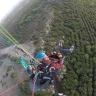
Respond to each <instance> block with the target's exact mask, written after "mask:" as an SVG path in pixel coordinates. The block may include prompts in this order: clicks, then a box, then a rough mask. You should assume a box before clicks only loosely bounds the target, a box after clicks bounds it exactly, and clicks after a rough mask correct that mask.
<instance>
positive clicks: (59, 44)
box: [52, 40, 62, 51]
mask: <svg viewBox="0 0 96 96" xmlns="http://www.w3.org/2000/svg"><path fill="white" fill-rule="evenodd" d="M60 47H62V40H60V41H59V43H58V45H57V46H55V47H54V48H53V49H52V51H57V50H58V49H59V48H60Z"/></svg>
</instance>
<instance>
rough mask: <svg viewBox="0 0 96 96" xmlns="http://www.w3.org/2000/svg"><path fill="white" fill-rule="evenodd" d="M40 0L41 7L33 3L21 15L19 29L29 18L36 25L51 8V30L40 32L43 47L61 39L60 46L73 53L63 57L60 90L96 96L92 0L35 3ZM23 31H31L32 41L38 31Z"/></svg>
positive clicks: (48, 47)
mask: <svg viewBox="0 0 96 96" xmlns="http://www.w3.org/2000/svg"><path fill="white" fill-rule="evenodd" d="M41 2H43V4H42V5H41V6H39V7H38V8H37V7H36V6H34V9H32V10H31V11H30V12H28V14H27V15H26V16H25V17H23V18H22V20H21V21H20V30H22V31H24V30H25V29H24V26H25V25H26V24H27V25H28V24H29V23H30V22H31V21H32V22H35V21H36V20H37V21H38V25H40V24H41V21H42V20H41V17H42V16H43V17H44V16H46V15H45V13H47V11H46V9H47V8H49V10H53V11H54V22H53V24H52V26H51V30H50V32H49V34H47V35H46V34H45V35H44V34H43V39H44V41H45V45H44V50H45V51H47V53H50V52H51V50H52V47H53V46H55V44H56V42H58V41H59V40H60V39H62V40H63V41H64V42H63V46H62V47H63V48H69V47H70V46H71V45H74V46H75V50H74V52H73V53H72V54H70V55H67V56H66V58H65V63H64V64H65V66H66V68H67V71H66V74H64V76H63V77H64V78H63V80H62V86H63V88H64V93H65V94H67V95H68V96H96V32H95V31H96V11H95V10H96V0H41V1H39V0H38V4H39V5H40V3H41ZM41 7H42V8H41ZM32 8H33V7H32ZM47 10H48V9H47ZM33 14H35V15H33ZM30 15H31V16H30ZM44 18H45V17H44ZM44 18H43V19H44ZM30 20H31V21H30ZM34 20H35V21H34ZM28 22H29V23H28ZM27 25H26V26H27ZM42 27H43V25H42V26H41V27H38V26H37V27H35V29H36V28H37V29H36V30H37V31H38V30H41V29H42ZM39 28H40V29H39ZM26 30H27V31H30V30H31V33H30V34H33V33H34V34H33V35H32V36H30V38H32V40H33V39H34V40H38V38H39V36H41V35H40V34H41V33H40V31H39V34H37V33H35V32H37V31H36V30H35V31H34V32H33V30H32V29H26ZM32 32H33V33H32ZM41 32H42V31H41ZM27 33H28V32H27ZM27 33H26V34H25V36H26V35H27ZM27 38H28V37H27ZM35 43H36V42H35ZM26 96H27V95H26ZM38 96H39V95H38ZM40 96H41V95H40Z"/></svg>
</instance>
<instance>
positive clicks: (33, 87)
mask: <svg viewBox="0 0 96 96" xmlns="http://www.w3.org/2000/svg"><path fill="white" fill-rule="evenodd" d="M35 84H36V78H35V79H34V85H33V89H32V96H34V90H35Z"/></svg>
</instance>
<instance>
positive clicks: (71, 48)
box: [69, 45, 74, 53]
mask: <svg viewBox="0 0 96 96" xmlns="http://www.w3.org/2000/svg"><path fill="white" fill-rule="evenodd" d="M69 50H70V52H71V53H72V52H73V50H74V46H73V45H72V46H71V47H70V49H69Z"/></svg>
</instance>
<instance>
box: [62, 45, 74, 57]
mask: <svg viewBox="0 0 96 96" xmlns="http://www.w3.org/2000/svg"><path fill="white" fill-rule="evenodd" d="M73 50H74V46H73V45H72V46H71V47H70V48H69V49H62V50H61V54H62V57H64V55H66V54H67V53H72V52H73Z"/></svg>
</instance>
